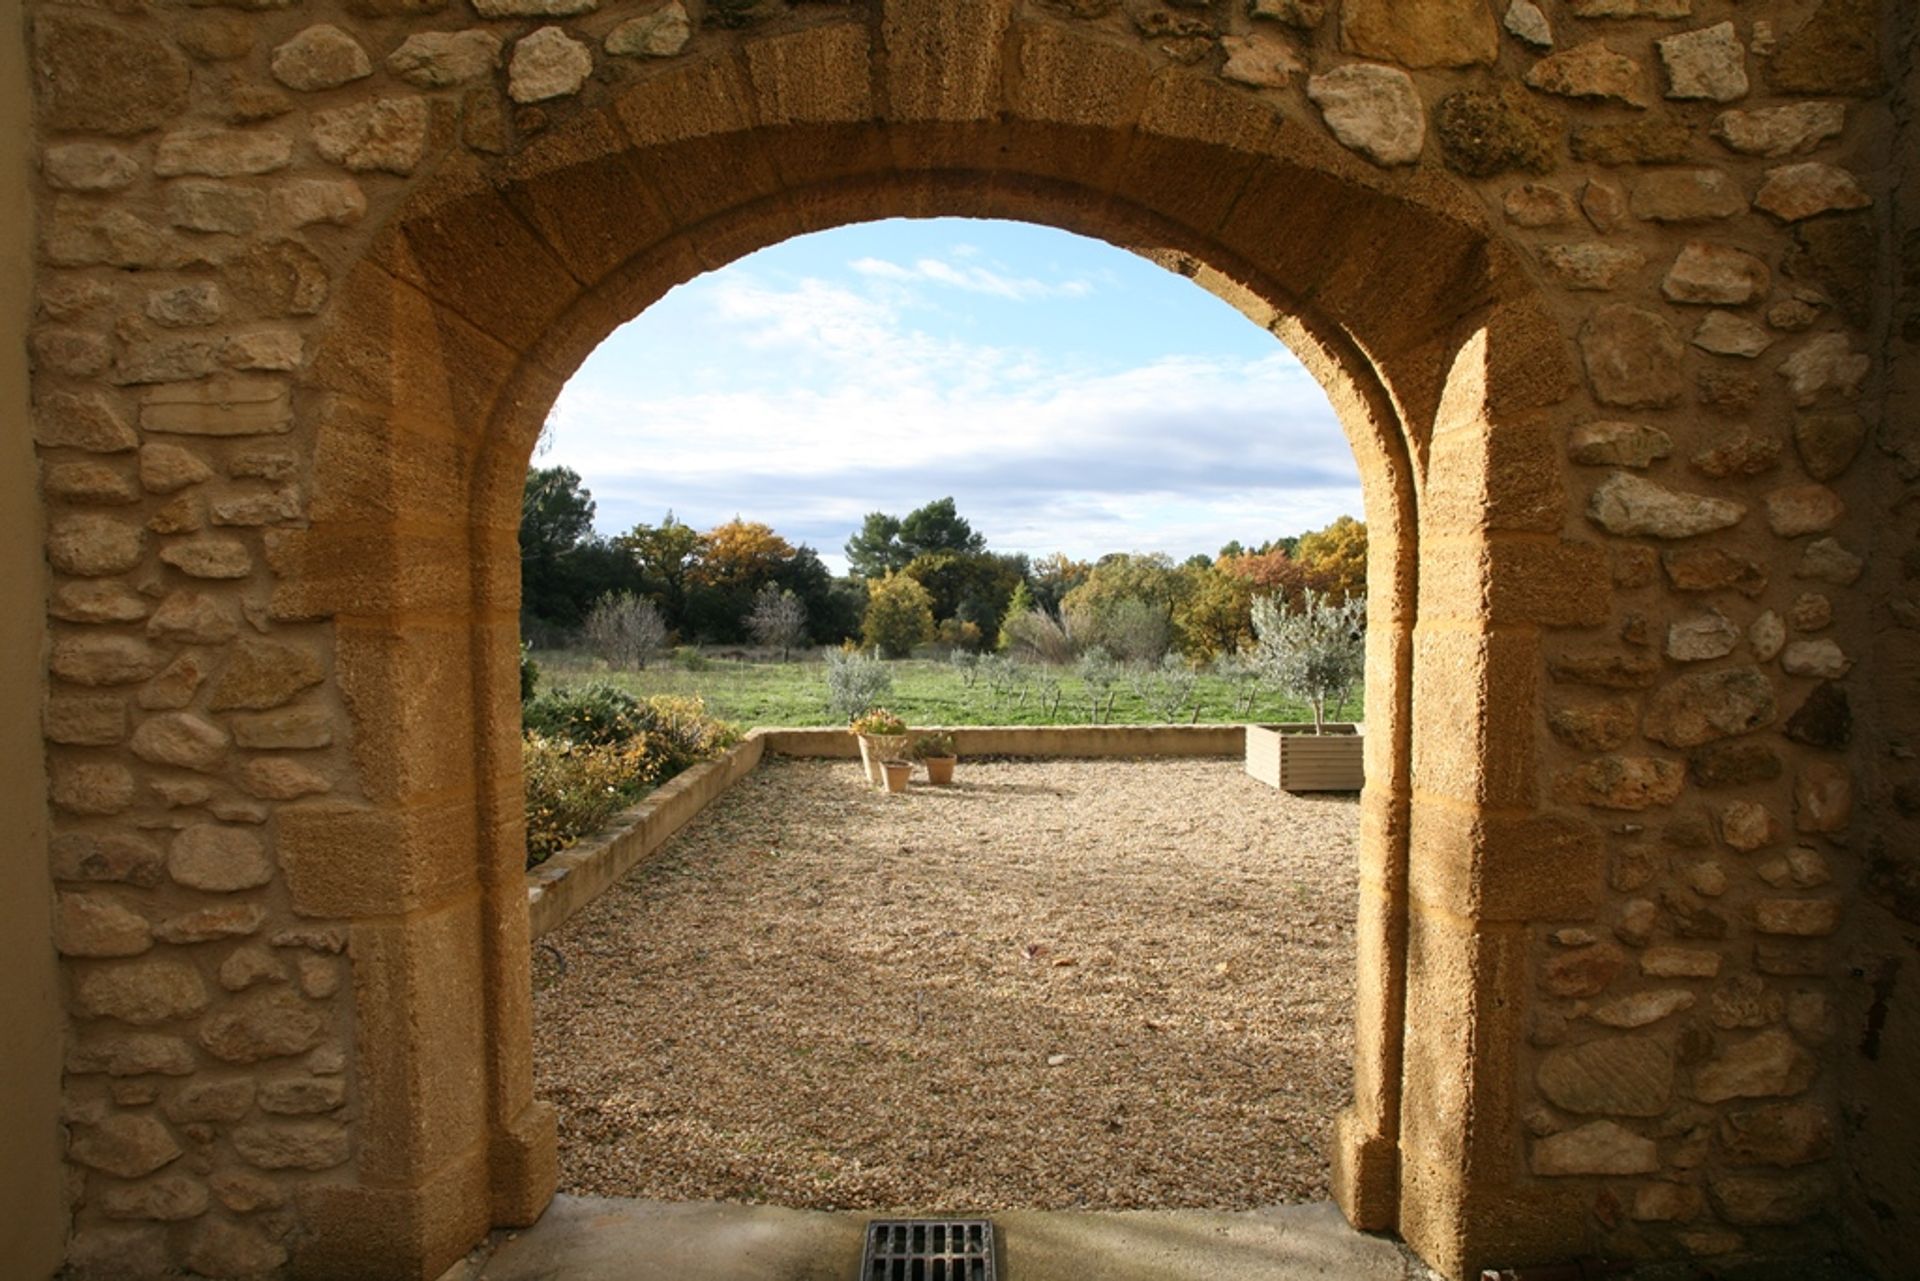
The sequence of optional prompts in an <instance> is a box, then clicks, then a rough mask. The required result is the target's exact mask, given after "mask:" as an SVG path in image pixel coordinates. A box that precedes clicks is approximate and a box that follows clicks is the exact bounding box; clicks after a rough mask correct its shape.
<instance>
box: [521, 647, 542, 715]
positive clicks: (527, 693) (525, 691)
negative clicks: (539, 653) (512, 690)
mask: <svg viewBox="0 0 1920 1281" xmlns="http://www.w3.org/2000/svg"><path fill="white" fill-rule="evenodd" d="M539 684H540V664H538V663H536V662H534V661H533V647H532V646H531V645H529V644H527V643H526V642H525V641H521V642H520V705H521V706H522V707H525V706H526V705H527V700H528V699H530V698H532V697H533V693H534V690H535V689H536V688H537V687H538V686H539Z"/></svg>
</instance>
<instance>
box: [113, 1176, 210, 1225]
mask: <svg viewBox="0 0 1920 1281" xmlns="http://www.w3.org/2000/svg"><path fill="white" fill-rule="evenodd" d="M99 1205H100V1212H101V1213H102V1214H104V1215H106V1216H107V1217H108V1218H109V1219H151V1220H154V1221H156V1222H161V1223H178V1222H183V1221H185V1220H187V1219H197V1218H199V1217H200V1216H201V1215H202V1214H205V1213H206V1212H207V1185H206V1184H204V1183H202V1182H201V1181H200V1180H198V1179H196V1178H193V1177H191V1176H189V1175H185V1174H163V1175H160V1176H159V1177H158V1178H153V1179H147V1180H145V1181H143V1182H140V1183H129V1184H117V1185H115V1186H112V1187H108V1188H105V1189H103V1190H102V1191H101V1192H100V1197H99Z"/></svg>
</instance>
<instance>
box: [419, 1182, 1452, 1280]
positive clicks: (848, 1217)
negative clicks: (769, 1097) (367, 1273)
mask: <svg viewBox="0 0 1920 1281" xmlns="http://www.w3.org/2000/svg"><path fill="white" fill-rule="evenodd" d="M877 1217H884V1216H882V1215H880V1214H878V1213H876V1212H868V1211H861V1212H858V1213H828V1212H824V1211H818V1210H788V1209H783V1208H781V1207H779V1206H762V1205H732V1204H723V1203H719V1202H712V1201H698V1202H664V1201H633V1200H624V1199H612V1198H603V1197H571V1196H561V1197H556V1198H555V1199H554V1202H553V1204H552V1205H551V1206H549V1207H548V1209H547V1212H546V1214H545V1215H544V1216H542V1218H541V1219H540V1221H539V1222H538V1223H536V1224H535V1225H534V1226H533V1227H531V1228H527V1229H524V1230H521V1231H518V1232H496V1233H495V1234H494V1235H493V1236H492V1238H490V1239H489V1240H488V1241H487V1242H486V1243H485V1244H484V1245H482V1246H481V1247H480V1248H479V1249H477V1250H475V1251H474V1253H473V1254H471V1255H469V1256H468V1257H467V1258H466V1259H465V1260H463V1261H462V1262H460V1263H458V1264H456V1265H454V1267H453V1268H451V1269H449V1270H448V1271H447V1273H446V1274H445V1275H444V1276H443V1277H441V1278H440V1281H858V1273H859V1269H860V1251H861V1247H862V1245H863V1244H864V1242H865V1237H866V1224H867V1221H868V1220H869V1219H871V1218H877ZM988 1217H990V1218H992V1220H993V1222H994V1225H995V1229H996V1231H998V1232H999V1234H1000V1237H1001V1241H1002V1243H1003V1250H1004V1260H1003V1262H1004V1271H1003V1273H1002V1281H1088V1279H1089V1278H1094V1277H1098V1278H1100V1281H1242V1279H1244V1281H1253V1279H1254V1278H1259V1279H1260V1281H1306V1279H1307V1278H1329V1279H1331V1278H1339V1281H1428V1279H1429V1278H1431V1277H1433V1275H1434V1274H1433V1273H1432V1272H1430V1271H1429V1270H1428V1269H1427V1268H1426V1267H1425V1266H1424V1265H1423V1264H1421V1263H1420V1262H1419V1260H1418V1259H1416V1258H1415V1257H1414V1256H1413V1255H1412V1254H1411V1253H1410V1252H1409V1251H1408V1250H1407V1249H1406V1248H1405V1247H1404V1246H1402V1245H1401V1244H1400V1243H1399V1242H1397V1241H1395V1240H1393V1239H1391V1238H1388V1237H1378V1236H1370V1235H1368V1234H1366V1233H1362V1232H1356V1231H1354V1230H1353V1229H1352V1228H1350V1227H1348V1226H1347V1223H1346V1220H1345V1219H1343V1218H1341V1216H1340V1212H1339V1210H1337V1209H1336V1208H1334V1206H1333V1204H1332V1203H1331V1202H1318V1203H1315V1204H1311V1205H1287V1206H1276V1207H1273V1208H1271V1209H1264V1210H1252V1211H1247V1212H1244V1213H1225V1212H1216V1211H1207V1210H1134V1211H1118V1212H1111V1213H1077V1212H1068V1211H1037V1210H1016V1211H1009V1212H1006V1213H1002V1214H994V1215H990V1216H988Z"/></svg>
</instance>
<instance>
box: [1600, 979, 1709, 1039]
mask: <svg viewBox="0 0 1920 1281" xmlns="http://www.w3.org/2000/svg"><path fill="white" fill-rule="evenodd" d="M1697 999H1698V998H1696V997H1695V996H1694V994H1693V993H1691V992H1688V991H1686V990H1685V989H1683V988H1672V987H1668V988H1655V989H1652V990H1650V991H1645V992H1634V993H1632V994H1630V995H1627V996H1617V997H1614V998H1613V999H1612V1000H1610V1001H1602V1002H1600V1003H1599V1004H1598V1005H1596V1006H1594V1007H1593V1009H1592V1011H1591V1012H1590V1014H1589V1017H1591V1018H1592V1019H1593V1021H1594V1022H1595V1023H1599V1024H1602V1025H1604V1026H1606V1027H1613V1028H1624V1029H1631V1028H1638V1027H1646V1026H1648V1025H1649V1024H1653V1023H1658V1022H1659V1021H1660V1020H1661V1019H1664V1018H1669V1017H1671V1016H1673V1015H1675V1014H1679V1013H1682V1012H1683V1011H1686V1010H1690V1009H1692V1008H1693V1006H1694V1002H1695V1001H1696V1000H1697Z"/></svg>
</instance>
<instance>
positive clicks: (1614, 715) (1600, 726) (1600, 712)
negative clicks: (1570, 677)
mask: <svg viewBox="0 0 1920 1281" xmlns="http://www.w3.org/2000/svg"><path fill="white" fill-rule="evenodd" d="M1638 719H1639V718H1638V717H1637V716H1636V715H1635V713H1634V710H1633V707H1632V705H1631V704H1629V703H1627V702H1626V701H1624V700H1621V699H1611V700H1608V701H1606V702H1600V703H1576V704H1562V705H1560V706H1558V707H1553V708H1550V709H1549V710H1548V712H1547V728H1548V729H1550V730H1552V731H1553V736H1554V737H1555V738H1557V739H1559V740H1560V741H1561V742H1563V743H1565V744H1566V745H1567V746H1569V747H1573V748H1578V749H1579V750H1581V751H1587V752H1609V751H1612V750H1613V749H1614V748H1616V747H1620V746H1622V745H1623V744H1625V743H1626V741H1627V740H1628V739H1629V738H1631V737H1633V731H1634V729H1635V728H1636V726H1637V724H1638Z"/></svg>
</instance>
